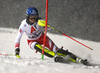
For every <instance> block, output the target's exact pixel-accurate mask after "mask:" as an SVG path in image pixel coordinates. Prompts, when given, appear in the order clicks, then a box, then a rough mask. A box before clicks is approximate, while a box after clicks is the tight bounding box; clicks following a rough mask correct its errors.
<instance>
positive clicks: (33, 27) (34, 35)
mask: <svg viewBox="0 0 100 73" xmlns="http://www.w3.org/2000/svg"><path fill="white" fill-rule="evenodd" d="M26 15H27V17H26V19H24V20H23V21H22V22H21V25H20V27H19V31H18V35H17V37H16V40H15V56H17V57H20V40H21V37H22V35H23V33H24V32H25V34H26V36H27V42H28V45H29V47H30V48H31V49H35V50H36V51H39V52H40V53H41V51H42V48H39V46H40V47H42V45H43V40H44V33H43V32H42V30H41V29H42V28H43V27H42V26H41V25H40V24H38V21H39V20H42V19H40V18H39V14H38V10H37V9H36V8H35V7H29V8H28V9H27V10H26ZM48 29H50V27H48ZM45 46H46V47H47V48H45V49H46V50H47V51H46V50H45V51H44V54H45V55H46V56H48V57H54V56H55V55H58V56H66V55H69V56H70V58H71V60H72V61H74V62H82V63H84V64H85V61H84V60H83V59H81V58H79V57H77V56H76V55H74V54H72V53H71V52H68V51H65V50H63V49H60V48H58V47H57V46H56V45H55V44H54V42H53V41H52V40H51V39H50V38H49V37H48V36H46V43H45ZM48 50H49V52H51V53H49V52H48ZM52 53H53V54H52ZM55 61H58V58H57V59H55Z"/></svg>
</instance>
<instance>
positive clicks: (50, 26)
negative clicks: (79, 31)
mask: <svg viewBox="0 0 100 73" xmlns="http://www.w3.org/2000/svg"><path fill="white" fill-rule="evenodd" d="M48 27H51V26H50V25H48ZM51 28H52V29H53V30H55V31H57V32H59V33H61V34H62V35H64V36H66V37H68V38H70V39H72V40H73V41H75V42H77V43H79V44H81V45H83V46H85V47H87V48H88V49H90V50H93V49H92V48H90V47H88V46H87V45H85V44H83V43H81V42H79V41H77V40H76V39H74V38H72V37H70V36H68V35H66V34H64V33H62V32H61V31H59V30H57V29H55V28H54V27H51Z"/></svg>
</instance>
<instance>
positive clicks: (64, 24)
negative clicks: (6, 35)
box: [0, 0, 100, 42]
mask: <svg viewBox="0 0 100 73" xmlns="http://www.w3.org/2000/svg"><path fill="white" fill-rule="evenodd" d="M45 6H46V0H0V27H7V28H16V29H18V27H19V25H20V22H21V21H22V20H23V19H24V18H26V9H27V8H28V7H36V8H37V9H38V10H39V16H40V17H42V18H45ZM48 6H49V9H48V23H49V24H50V25H51V26H52V27H54V28H56V29H58V30H60V31H62V32H63V33H65V34H67V35H69V36H71V37H76V38H81V39H86V40H91V41H96V42H100V0H49V5H48ZM50 32H51V33H56V34H59V33H58V32H55V31H54V30H51V31H50Z"/></svg>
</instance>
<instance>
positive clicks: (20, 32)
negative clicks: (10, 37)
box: [15, 26, 24, 58]
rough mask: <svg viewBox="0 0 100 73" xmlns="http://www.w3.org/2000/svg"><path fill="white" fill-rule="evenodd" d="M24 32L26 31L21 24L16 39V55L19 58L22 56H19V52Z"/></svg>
mask: <svg viewBox="0 0 100 73" xmlns="http://www.w3.org/2000/svg"><path fill="white" fill-rule="evenodd" d="M23 33H24V30H23V26H20V27H19V30H18V35H17V37H16V40H15V56H16V57H18V58H20V56H19V54H20V40H21V37H22V35H23Z"/></svg>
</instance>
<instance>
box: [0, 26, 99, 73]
mask: <svg viewBox="0 0 100 73" xmlns="http://www.w3.org/2000/svg"><path fill="white" fill-rule="evenodd" d="M17 31H18V30H17V29H11V28H0V34H1V35H0V53H7V54H14V42H15V38H16V36H17ZM47 35H48V36H49V37H50V38H51V39H52V40H53V41H54V42H55V43H56V45H57V46H58V47H61V46H63V47H64V49H68V50H69V51H70V52H72V53H74V54H75V55H78V56H79V57H82V58H83V59H85V58H87V59H88V60H89V61H90V62H93V63H98V64H100V53H99V49H100V46H99V44H100V42H94V41H88V40H83V39H78V38H75V39H76V40H78V41H80V42H82V43H84V44H86V45H87V46H89V47H91V48H93V51H92V50H90V49H88V48H86V47H84V46H82V45H80V44H78V43H76V42H74V41H72V40H71V39H69V38H67V37H65V36H63V35H57V34H51V33H47ZM20 48H21V52H20V55H21V57H22V58H21V59H18V58H16V57H14V56H13V57H12V56H6V57H5V56H0V73H99V72H100V67H99V66H95V67H93V66H84V65H82V64H76V63H70V64H64V63H55V62H54V61H53V59H52V58H48V57H46V56H44V60H41V54H40V53H35V50H32V49H30V48H29V47H28V45H27V40H26V36H25V34H24V35H23V37H22V39H21V47H20Z"/></svg>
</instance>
